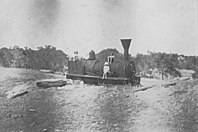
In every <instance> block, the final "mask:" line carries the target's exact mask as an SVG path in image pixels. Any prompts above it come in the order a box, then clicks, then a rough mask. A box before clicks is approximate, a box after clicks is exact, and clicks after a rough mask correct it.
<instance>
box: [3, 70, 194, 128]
mask: <svg viewBox="0 0 198 132" xmlns="http://www.w3.org/2000/svg"><path fill="white" fill-rule="evenodd" d="M0 74H1V77H0V128H1V129H0V131H2V132H42V131H43V132H145V131H146V132H196V131H197V130H198V125H197V123H198V114H197V108H198V107H197V106H198V104H197V103H198V101H197V99H198V98H197V97H198V96H197V88H198V81H196V80H188V81H185V82H179V83H177V85H176V86H170V87H163V86H160V85H156V86H155V87H153V88H151V89H148V90H145V91H139V92H135V93H134V89H137V87H130V86H127V85H126V86H93V85H82V84H79V83H77V82H76V83H75V84H73V85H67V86H64V87H56V88H55V87H52V88H48V89H41V88H38V87H37V86H36V85H35V81H37V80H40V79H49V78H62V77H63V78H64V76H54V75H52V74H45V73H42V72H39V71H33V70H24V69H12V68H0ZM24 83H28V84H29V92H28V93H27V94H25V95H23V96H19V97H16V98H13V99H7V95H6V92H7V91H9V90H12V89H13V88H15V86H17V85H21V84H24ZM159 83H162V82H161V81H159V80H154V79H142V84H143V85H152V84H159Z"/></svg>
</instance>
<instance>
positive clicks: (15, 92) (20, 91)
mask: <svg viewBox="0 0 198 132" xmlns="http://www.w3.org/2000/svg"><path fill="white" fill-rule="evenodd" d="M28 87H29V86H28V84H23V85H18V86H16V87H14V88H13V89H12V90H11V91H8V92H6V94H7V98H8V99H11V98H16V97H19V96H22V95H24V94H27V93H28Z"/></svg>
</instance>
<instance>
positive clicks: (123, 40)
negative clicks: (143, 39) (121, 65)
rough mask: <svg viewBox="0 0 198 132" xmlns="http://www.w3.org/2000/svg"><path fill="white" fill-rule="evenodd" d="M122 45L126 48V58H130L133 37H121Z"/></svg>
mask: <svg viewBox="0 0 198 132" xmlns="http://www.w3.org/2000/svg"><path fill="white" fill-rule="evenodd" d="M121 43H122V46H123V48H124V60H129V46H130V44H131V39H121Z"/></svg>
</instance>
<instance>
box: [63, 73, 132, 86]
mask: <svg viewBox="0 0 198 132" xmlns="http://www.w3.org/2000/svg"><path fill="white" fill-rule="evenodd" d="M66 78H67V79H72V80H82V81H84V83H86V84H95V85H99V84H115V85H125V84H129V83H130V84H132V85H134V84H136V83H135V82H134V81H133V80H134V79H132V78H115V77H108V78H106V79H102V77H100V76H91V75H80V74H69V73H67V74H66Z"/></svg>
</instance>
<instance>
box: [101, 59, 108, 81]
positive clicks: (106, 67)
mask: <svg viewBox="0 0 198 132" xmlns="http://www.w3.org/2000/svg"><path fill="white" fill-rule="evenodd" d="M108 73H110V67H109V63H108V62H105V63H104V67H103V76H102V79H105V78H107V74H108Z"/></svg>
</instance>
